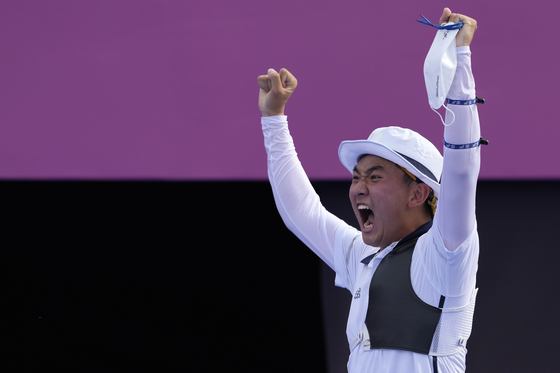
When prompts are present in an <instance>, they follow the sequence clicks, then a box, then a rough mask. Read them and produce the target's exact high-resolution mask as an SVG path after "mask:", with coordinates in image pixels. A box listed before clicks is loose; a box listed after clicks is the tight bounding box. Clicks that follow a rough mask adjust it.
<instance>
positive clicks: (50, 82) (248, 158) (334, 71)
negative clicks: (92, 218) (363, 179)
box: [0, 0, 560, 180]
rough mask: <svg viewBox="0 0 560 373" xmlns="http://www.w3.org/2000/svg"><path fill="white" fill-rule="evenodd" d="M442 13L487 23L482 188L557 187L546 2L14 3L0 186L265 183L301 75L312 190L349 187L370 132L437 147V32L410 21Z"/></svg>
mask: <svg viewBox="0 0 560 373" xmlns="http://www.w3.org/2000/svg"><path fill="white" fill-rule="evenodd" d="M444 6H449V7H450V8H451V9H452V10H454V11H457V12H461V13H465V14H468V15H472V16H473V17H474V18H476V19H477V20H478V22H479V30H478V31H477V33H476V36H475V40H474V43H473V46H472V50H473V65H474V72H475V76H476V79H477V89H478V94H479V96H480V97H484V98H486V100H487V103H486V104H485V105H483V106H479V111H480V115H481V118H482V124H483V136H484V137H485V138H488V139H489V140H490V142H491V146H489V147H487V148H485V149H484V162H483V166H482V171H481V178H483V179H502V178H507V179H512V178H514V179H516V178H537V179H541V178H545V179H546V178H554V179H558V178H560V162H557V161H556V159H557V157H558V147H557V146H556V142H557V140H556V137H557V135H558V132H559V131H560V130H558V127H557V126H556V125H555V123H554V122H556V121H558V118H559V117H560V110H559V105H557V104H556V97H557V95H556V92H557V89H556V88H557V87H558V83H559V76H558V72H557V62H558V59H559V56H560V49H559V48H557V41H556V40H555V39H554V38H553V35H554V32H553V31H554V29H553V28H554V27H555V24H554V22H550V21H547V20H546V19H543V18H545V17H546V15H547V14H556V13H558V11H560V3H559V2H555V1H550V0H546V1H545V0H537V1H532V2H525V1H518V0H517V1H510V2H508V3H507V5H503V3H499V2H488V1H483V0H472V1H469V2H464V1H456V0H448V1H446V2H442V1H433V0H431V1H427V0H420V1H419V0H414V1H412V0H404V1H398V2H387V1H383V2H381V1H352V2H342V1H331V0H321V1H317V0H310V1H296V0H288V1H279V2H275V1H262V0H261V1H256V0H238V1H226V0H210V1H204V2H201V1H178V0H117V1H115V0H98V1H95V2H82V1H70V0H56V1H49V2H38V1H30V0H26V1H17V2H12V1H10V2H7V1H4V2H3V4H2V7H1V8H2V10H1V12H0V33H1V35H2V38H1V40H0V50H1V53H0V102H1V103H2V104H1V105H0V160H1V161H0V178H3V179H169V180H234V179H235V180H238V179H244V180H262V179H265V177H266V170H265V158H264V157H265V155H264V149H263V146H262V135H261V131H260V123H259V118H260V113H259V111H258V108H257V93H258V87H257V83H256V77H257V75H259V74H263V73H265V72H266V70H267V68H268V67H274V68H276V69H279V68H281V67H287V68H289V69H290V70H291V71H292V72H293V73H294V74H295V75H296V77H297V78H298V79H299V82H300V85H299V87H298V89H297V91H296V93H295V94H294V96H293V97H292V99H291V101H290V103H289V106H288V108H287V114H288V115H289V116H290V123H291V129H292V133H293V135H294V137H295V140H296V146H297V147H298V152H299V154H300V157H301V160H302V162H303V164H304V166H305V167H306V169H307V171H308V173H309V175H310V177H311V178H313V179H346V178H347V174H346V171H345V169H344V168H343V167H342V166H341V165H340V164H339V162H338V158H337V154H336V150H337V148H338V144H339V143H340V141H342V140H346V139H357V138H364V137H367V135H368V134H369V133H370V132H371V130H372V129H373V128H374V127H376V126H383V125H391V124H397V125H402V126H409V127H412V128H414V129H416V130H417V131H419V132H421V133H423V134H425V135H426V137H428V138H429V139H430V140H432V141H433V142H434V143H436V144H439V143H441V137H442V131H443V127H442V125H441V124H440V123H439V122H438V121H439V118H438V117H437V116H436V115H435V114H434V113H433V112H432V111H431V110H430V109H429V107H428V102H427V98H426V93H425V87H424V81H423V73H422V65H423V61H424V58H425V55H426V53H427V51H428V49H429V46H430V44H431V41H432V39H433V36H434V33H435V30H433V29H430V28H428V27H426V26H422V25H420V24H418V23H417V22H416V19H417V18H420V15H421V14H424V15H425V16H427V17H428V18H429V19H430V20H431V21H437V20H438V19H439V16H440V14H441V10H442V8H443V7H444ZM543 16H544V17H543Z"/></svg>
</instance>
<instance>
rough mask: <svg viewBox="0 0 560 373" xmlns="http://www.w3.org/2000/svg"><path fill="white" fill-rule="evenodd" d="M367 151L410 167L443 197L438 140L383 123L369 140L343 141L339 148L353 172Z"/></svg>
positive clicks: (346, 164) (344, 161)
mask: <svg viewBox="0 0 560 373" xmlns="http://www.w3.org/2000/svg"><path fill="white" fill-rule="evenodd" d="M364 154H371V155H375V156H378V157H381V158H385V159H387V160H388V161H391V162H393V163H396V164H397V165H399V166H401V167H404V168H406V169H407V170H408V171H409V172H410V173H412V174H413V175H415V176H416V177H418V178H419V179H420V180H422V181H423V182H425V183H426V184H427V185H428V186H429V187H430V188H432V189H433V191H434V195H435V196H436V198H438V197H439V186H440V184H439V179H440V177H441V170H442V169H443V157H442V156H441V154H440V152H439V151H438V150H437V148H436V147H435V146H434V144H432V143H431V142H430V141H428V140H427V139H426V138H424V137H423V136H421V135H420V134H419V133H417V132H414V131H412V130H409V129H407V128H401V127H381V128H377V129H376V130H375V131H373V132H372V133H371V135H369V137H368V139H367V140H355V141H343V142H342V143H341V144H340V147H339V148H338V157H339V158H340V161H341V162H342V164H343V165H344V167H346V168H347V169H348V171H350V172H351V173H352V172H354V167H355V166H356V165H357V164H358V159H359V158H360V157H361V156H362V155H364Z"/></svg>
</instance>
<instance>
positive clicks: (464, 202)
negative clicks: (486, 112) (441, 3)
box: [436, 8, 480, 251]
mask: <svg viewBox="0 0 560 373" xmlns="http://www.w3.org/2000/svg"><path fill="white" fill-rule="evenodd" d="M445 22H453V23H457V22H463V27H462V28H461V29H460V30H459V33H458V34H457V37H456V43H457V71H456V73H455V78H454V80H453V84H452V85H451V88H450V91H449V93H448V98H449V99H450V100H458V101H462V102H461V104H458V103H459V102H457V101H455V104H454V103H452V102H450V103H448V107H449V109H450V110H452V111H453V113H454V114H455V118H456V119H455V122H454V123H453V124H451V125H450V126H447V127H445V131H444V140H445V143H446V144H447V145H446V146H445V147H444V152H443V172H442V178H441V192H440V199H439V201H438V208H437V211H436V221H437V225H438V228H439V230H440V232H441V234H442V237H443V240H444V243H445V246H446V248H447V249H448V250H450V251H454V250H456V249H457V248H458V247H459V246H460V245H461V243H462V242H463V241H464V240H465V239H466V238H467V237H468V236H469V235H470V234H471V233H472V231H473V229H474V227H475V224H476V221H475V195H476V183H477V179H478V173H479V170H480V146H474V147H470V148H466V149H465V148H461V149H457V148H454V147H453V146H452V145H464V144H473V143H476V142H478V141H479V139H480V123H479V119H478V111H477V108H476V104H474V103H469V100H473V99H475V98H476V92H475V84H474V78H473V74H472V70H471V52H470V44H471V42H472V39H473V35H474V32H475V31H476V28H477V23H476V21H475V20H474V19H472V18H470V17H467V16H465V15H462V14H457V13H452V12H451V10H449V8H445V10H444V12H443V15H442V17H441V18H440V24H441V23H445ZM465 102H467V103H468V104H467V105H465V104H464V103H465ZM446 122H447V123H449V122H451V120H450V118H449V117H447V118H446ZM470 146H473V145H470Z"/></svg>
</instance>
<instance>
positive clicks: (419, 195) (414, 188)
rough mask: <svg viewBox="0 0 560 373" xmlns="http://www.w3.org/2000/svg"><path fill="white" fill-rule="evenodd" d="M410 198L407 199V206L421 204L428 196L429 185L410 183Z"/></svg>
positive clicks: (411, 206)
mask: <svg viewBox="0 0 560 373" xmlns="http://www.w3.org/2000/svg"><path fill="white" fill-rule="evenodd" d="M410 188H411V189H410V198H409V200H408V207H410V208H414V207H417V206H422V205H423V204H424V202H425V201H426V199H428V196H429V195H430V187H429V186H428V185H426V184H424V183H416V182H413V183H410Z"/></svg>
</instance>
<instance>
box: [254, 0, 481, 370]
mask: <svg viewBox="0 0 560 373" xmlns="http://www.w3.org/2000/svg"><path fill="white" fill-rule="evenodd" d="M448 22H453V23H458V22H462V23H463V27H462V28H461V29H460V31H459V32H458V34H457V37H456V43H457V61H458V62H457V72H456V74H455V78H454V80H453V84H452V86H451V88H450V91H449V94H448V98H449V99H451V100H453V101H451V102H449V103H448V105H449V106H450V109H451V110H453V112H454V113H455V120H454V122H453V124H452V125H450V126H447V127H445V130H444V140H445V147H444V157H443V159H442V157H441V155H440V153H439V152H438V150H437V149H436V148H435V147H434V146H433V145H432V144H431V143H430V142H429V141H428V140H426V139H425V138H423V137H422V136H420V135H419V134H417V133H416V132H414V131H411V130H408V129H403V128H400V127H387V128H378V129H376V130H375V131H374V132H373V133H372V134H371V135H370V137H369V138H368V139H367V140H358V141H345V142H343V143H342V144H341V146H340V148H339V157H340V160H341V161H342V163H343V164H344V166H345V167H346V168H348V170H349V171H350V172H352V174H353V178H352V184H351V186H350V193H349V196H350V201H351V203H352V207H353V209H354V213H355V215H356V218H357V219H358V222H359V223H360V227H361V231H358V230H356V229H355V228H353V227H351V226H349V225H348V224H346V223H345V222H343V221H342V220H340V219H338V218H337V217H335V216H334V215H332V214H330V213H329V212H328V211H326V210H325V209H324V207H323V206H322V205H321V203H320V200H319V197H318V196H317V195H316V193H315V192H314V190H313V188H312V186H311V184H310V182H309V180H308V179H307V176H306V175H305V172H304V171H303V168H302V167H301V165H300V163H299V161H298V159H297V155H296V153H295V149H294V146H293V141H292V138H291V136H290V134H289V131H288V126H287V118H286V116H284V108H285V105H286V102H287V100H288V98H289V97H290V95H291V94H292V92H293V91H294V90H295V88H296V86H297V80H296V79H295V77H294V76H293V75H292V74H291V73H290V72H288V71H287V70H286V69H282V70H280V72H279V73H277V72H276V71H274V70H272V69H269V70H268V74H267V75H262V76H259V78H258V81H259V86H260V93H259V108H260V110H261V112H262V116H263V118H262V120H261V122H262V127H263V133H264V138H265V146H266V150H267V154H268V173H269V179H270V182H271V185H272V188H273V193H274V197H275V201H276V204H277V207H278V210H279V212H280V214H281V216H282V218H283V220H284V222H285V223H286V225H287V227H288V228H289V229H290V230H291V231H292V232H293V233H294V234H296V235H297V236H298V237H299V238H300V239H301V240H302V241H303V242H304V243H305V244H306V245H307V246H309V247H310V248H311V249H312V250H313V251H314V252H315V253H316V254H317V255H318V256H319V257H320V258H321V259H322V260H323V261H325V263H327V264H328V265H329V266H330V267H331V268H332V269H333V270H335V272H336V279H335V283H336V285H337V286H340V287H344V288H347V289H348V290H349V291H350V292H351V293H352V295H353V297H352V303H351V308H350V313H349V316H348V325H347V337H348V342H349V345H350V351H351V353H350V358H349V361H348V371H349V372H376V373H379V372H391V373H395V372H397V373H398V372H403V373H410V372H422V373H424V372H440V373H447V372H464V371H465V357H466V352H467V351H466V340H467V339H468V337H469V335H470V331H471V325H472V315H473V312H474V299H475V296H476V289H475V282H476V270H477V261H478V234H477V231H476V220H475V190H476V180H477V177H478V172H479V168H480V150H479V146H478V145H479V144H480V141H479V140H480V128H479V122H478V114H477V109H476V105H475V104H474V101H475V100H474V99H475V97H476V96H475V90H474V79H473V77H472V72H471V67H470V55H471V53H470V47H469V46H470V44H471V41H472V38H473V35H474V32H475V30H476V27H477V24H476V21H475V20H473V19H472V18H469V17H466V16H464V15H461V14H456V13H452V12H451V10H449V9H448V8H445V9H444V11H443V15H442V17H441V18H440V24H443V23H448ZM454 103H455V104H454ZM465 144H467V145H466V146H456V145H465ZM440 174H441V175H442V176H441V179H440V178H439V176H440ZM439 180H442V181H441V185H440V183H439ZM436 207H437V208H436ZM434 211H435V215H434Z"/></svg>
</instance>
